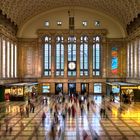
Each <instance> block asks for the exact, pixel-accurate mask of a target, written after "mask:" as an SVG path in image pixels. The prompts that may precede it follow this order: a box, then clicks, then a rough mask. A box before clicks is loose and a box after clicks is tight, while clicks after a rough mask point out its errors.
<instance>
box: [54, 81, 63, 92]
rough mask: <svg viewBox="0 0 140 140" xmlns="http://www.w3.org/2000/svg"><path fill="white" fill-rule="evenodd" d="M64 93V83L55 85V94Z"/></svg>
mask: <svg viewBox="0 0 140 140" xmlns="http://www.w3.org/2000/svg"><path fill="white" fill-rule="evenodd" d="M60 92H61V93H63V84H62V83H56V84H55V94H59V93H60Z"/></svg>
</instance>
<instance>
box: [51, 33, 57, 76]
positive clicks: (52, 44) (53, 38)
mask: <svg viewBox="0 0 140 140" xmlns="http://www.w3.org/2000/svg"><path fill="white" fill-rule="evenodd" d="M55 54H56V40H55V36H54V35H52V42H51V78H54V77H55V60H56V55H55Z"/></svg>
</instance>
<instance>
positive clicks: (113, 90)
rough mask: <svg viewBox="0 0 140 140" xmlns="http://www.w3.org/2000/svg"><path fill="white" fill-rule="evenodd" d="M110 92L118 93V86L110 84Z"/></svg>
mask: <svg viewBox="0 0 140 140" xmlns="http://www.w3.org/2000/svg"><path fill="white" fill-rule="evenodd" d="M112 92H113V93H119V92H120V88H119V86H112Z"/></svg>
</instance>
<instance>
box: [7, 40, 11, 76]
mask: <svg viewBox="0 0 140 140" xmlns="http://www.w3.org/2000/svg"><path fill="white" fill-rule="evenodd" d="M7 77H8V78H9V77H10V42H9V41H8V42H7Z"/></svg>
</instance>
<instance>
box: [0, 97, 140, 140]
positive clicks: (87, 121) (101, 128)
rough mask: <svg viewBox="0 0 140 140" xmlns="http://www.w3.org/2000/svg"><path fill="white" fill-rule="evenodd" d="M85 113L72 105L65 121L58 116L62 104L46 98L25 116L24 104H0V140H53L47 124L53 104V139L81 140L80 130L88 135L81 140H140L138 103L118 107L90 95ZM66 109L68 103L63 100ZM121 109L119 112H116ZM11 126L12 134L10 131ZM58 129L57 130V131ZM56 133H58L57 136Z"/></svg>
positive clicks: (116, 102) (139, 109) (50, 122)
mask: <svg viewBox="0 0 140 140" xmlns="http://www.w3.org/2000/svg"><path fill="white" fill-rule="evenodd" d="M91 100H94V101H95V104H90V108H89V111H88V110H87V105H86V102H85V103H84V113H83V114H81V111H80V107H79V103H78V104H75V108H76V116H75V117H72V116H70V117H69V115H67V117H66V119H65V121H64V120H63V118H62V116H61V111H62V108H63V105H62V104H60V103H57V100H55V97H54V96H53V97H49V98H48V104H47V105H46V104H43V103H42V97H39V99H38V102H36V101H34V102H35V112H34V113H30V114H29V117H26V116H23V117H21V115H20V108H19V107H20V106H21V105H23V106H25V105H26V104H27V102H1V103H0V140H53V139H52V137H51V125H52V120H53V116H54V115H53V112H52V113H51V111H50V108H51V106H52V104H53V103H54V102H55V103H57V104H58V108H59V123H58V124H56V125H55V132H56V135H55V140H83V130H84V131H85V132H86V133H87V134H88V136H87V137H86V139H85V140H97V139H98V140H140V103H131V104H122V103H121V104H120V103H119V101H118V100H117V99H116V100H115V102H110V101H109V99H108V98H107V97H106V98H104V99H103V100H102V98H101V97H100V96H97V97H94V96H90V101H91ZM66 102H67V104H66V105H67V106H71V104H72V103H71V102H69V101H68V100H66ZM102 106H104V107H105V110H106V115H105V116H104V117H101V116H100V108H101V107H102ZM120 106H121V109H120ZM43 112H45V113H46V119H45V124H44V125H43V124H42V119H41V118H42V113H43ZM5 119H8V122H9V123H8V132H6V125H5ZM10 127H12V131H10V129H9V128H10ZM60 128H61V131H59V130H60ZM59 132H60V133H59Z"/></svg>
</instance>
